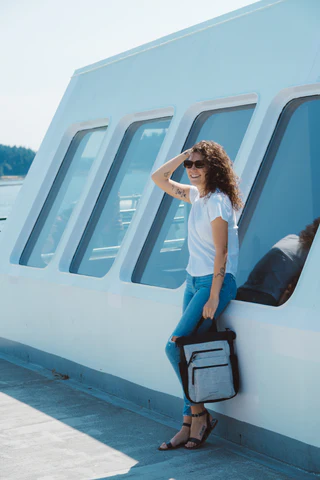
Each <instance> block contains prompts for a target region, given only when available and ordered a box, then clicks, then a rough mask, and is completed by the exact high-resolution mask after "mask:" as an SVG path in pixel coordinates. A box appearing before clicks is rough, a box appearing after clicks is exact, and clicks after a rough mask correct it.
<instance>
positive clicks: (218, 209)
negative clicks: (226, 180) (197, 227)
mask: <svg viewBox="0 0 320 480" xmlns="http://www.w3.org/2000/svg"><path fill="white" fill-rule="evenodd" d="M207 206H208V213H209V219H210V222H213V220H215V219H216V218H218V217H221V218H222V219H223V220H225V221H226V222H229V219H230V217H231V215H232V207H231V202H230V200H229V198H227V197H225V196H224V195H221V194H218V195H211V197H210V198H209V199H208V204H207Z"/></svg>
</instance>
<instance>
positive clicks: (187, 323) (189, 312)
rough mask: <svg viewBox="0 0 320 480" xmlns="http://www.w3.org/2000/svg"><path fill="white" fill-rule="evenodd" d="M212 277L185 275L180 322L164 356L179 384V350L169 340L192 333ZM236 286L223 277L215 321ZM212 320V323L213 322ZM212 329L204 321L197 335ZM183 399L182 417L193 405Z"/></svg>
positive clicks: (233, 281) (231, 297)
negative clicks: (185, 283)
mask: <svg viewBox="0 0 320 480" xmlns="http://www.w3.org/2000/svg"><path fill="white" fill-rule="evenodd" d="M212 278H213V275H205V276H203V277H192V276H191V275H189V274H188V273H187V285H186V289H185V292H184V298H183V308H182V310H183V314H182V317H181V319H180V322H179V323H178V325H177V326H176V328H175V330H174V332H173V333H172V334H171V335H170V338H169V340H168V343H167V345H166V354H167V357H168V358H169V360H170V362H171V364H172V366H173V369H174V371H175V372H176V374H177V376H178V378H179V380H180V383H181V378H180V371H179V362H180V349H179V347H177V345H176V343H175V342H173V341H172V340H171V338H172V337H181V336H184V335H191V334H192V333H193V332H194V329H195V327H196V325H197V323H198V322H199V320H200V318H201V317H202V310H203V307H204V305H205V304H206V303H207V301H208V300H209V296H210V290H211V285H212ZM236 293H237V286H236V281H235V278H234V276H233V275H231V273H227V274H226V275H225V277H224V282H223V284H222V287H221V290H220V295H219V305H218V308H217V310H216V313H215V315H214V318H215V320H216V319H217V318H218V317H219V315H221V313H222V312H223V310H224V309H225V308H226V306H227V305H228V303H229V302H230V300H233V299H234V298H236ZM215 320H214V321H215ZM210 327H212V320H211V318H207V319H205V321H204V322H203V323H202V325H201V327H200V328H199V330H198V333H206V332H208V331H209V330H210ZM183 397H184V408H183V415H184V416H189V415H191V408H190V406H191V405H195V404H194V403H192V402H190V401H189V400H188V399H187V398H186V396H185V395H183Z"/></svg>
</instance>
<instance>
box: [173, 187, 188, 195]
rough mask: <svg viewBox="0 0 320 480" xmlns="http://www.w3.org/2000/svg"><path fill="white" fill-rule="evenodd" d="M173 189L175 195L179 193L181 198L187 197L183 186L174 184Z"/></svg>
mask: <svg viewBox="0 0 320 480" xmlns="http://www.w3.org/2000/svg"><path fill="white" fill-rule="evenodd" d="M172 190H173V193H175V195H179V197H181V198H187V194H186V192H185V191H184V190H183V188H176V187H175V186H174V185H172Z"/></svg>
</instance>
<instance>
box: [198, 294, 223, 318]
mask: <svg viewBox="0 0 320 480" xmlns="http://www.w3.org/2000/svg"><path fill="white" fill-rule="evenodd" d="M218 305H219V298H215V297H210V298H209V300H208V301H207V303H206V304H205V306H204V307H203V310H202V316H203V318H211V320H213V317H214V314H215V313H216V310H217V308H218Z"/></svg>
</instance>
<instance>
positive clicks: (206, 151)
mask: <svg viewBox="0 0 320 480" xmlns="http://www.w3.org/2000/svg"><path fill="white" fill-rule="evenodd" d="M192 152H194V153H196V152H197V153H200V154H201V155H202V157H203V159H204V161H205V163H206V164H207V166H208V171H207V173H206V191H205V194H206V195H208V194H209V193H210V192H212V193H213V192H215V191H216V190H217V189H219V190H220V191H221V192H223V193H225V194H226V195H228V197H229V199H230V201H231V204H232V207H233V208H234V209H235V210H240V208H241V207H242V206H243V203H242V200H241V194H240V189H239V178H238V177H237V175H236V174H235V172H234V170H233V165H232V162H231V160H230V158H229V157H228V155H227V154H226V152H225V150H224V148H223V147H222V146H221V145H219V143H216V142H212V141H209V140H202V141H201V142H198V143H196V144H195V145H194V146H193V147H192V149H191V153H192Z"/></svg>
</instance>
